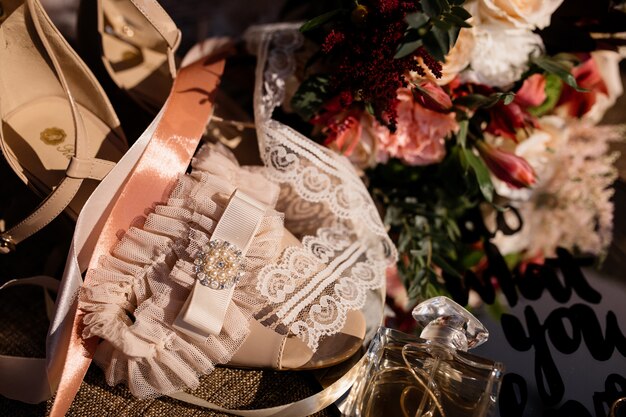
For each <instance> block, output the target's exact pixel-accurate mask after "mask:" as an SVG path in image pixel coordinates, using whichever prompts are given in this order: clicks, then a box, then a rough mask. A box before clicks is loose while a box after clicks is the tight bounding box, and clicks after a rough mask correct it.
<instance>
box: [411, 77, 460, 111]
mask: <svg viewBox="0 0 626 417" xmlns="http://www.w3.org/2000/svg"><path fill="white" fill-rule="evenodd" d="M415 95H416V97H415V98H416V101H417V102H418V103H420V104H421V105H422V107H424V108H427V109H429V110H433V111H436V112H444V113H447V111H448V110H450V108H451V107H452V100H451V99H450V96H449V95H448V93H446V92H445V91H444V90H443V88H441V87H440V86H438V85H437V84H435V83H434V82H432V81H422V82H421V83H420V84H419V85H418V86H417V89H416V90H415Z"/></svg>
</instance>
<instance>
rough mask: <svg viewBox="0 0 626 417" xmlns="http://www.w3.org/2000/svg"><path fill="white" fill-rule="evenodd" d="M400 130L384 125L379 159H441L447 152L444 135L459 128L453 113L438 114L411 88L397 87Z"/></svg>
mask: <svg viewBox="0 0 626 417" xmlns="http://www.w3.org/2000/svg"><path fill="white" fill-rule="evenodd" d="M398 100H399V103H398V107H397V111H398V129H397V131H396V133H394V134H392V133H389V131H388V130H387V129H385V128H383V127H382V126H380V128H378V129H377V133H378V139H379V140H380V149H379V161H381V162H384V161H386V160H387V159H388V158H390V157H391V158H399V159H401V160H402V161H404V162H405V163H407V164H408V165H429V164H434V163H437V162H440V161H441V160H442V159H443V157H444V156H445V154H446V148H445V138H446V137H447V136H449V135H450V134H451V133H453V132H456V131H457V130H458V128H459V125H458V124H457V122H456V120H455V117H454V113H438V112H436V111H432V110H428V109H426V108H424V107H423V106H422V105H420V104H419V103H417V102H415V100H414V98H413V93H412V92H411V90H408V89H400V90H398Z"/></svg>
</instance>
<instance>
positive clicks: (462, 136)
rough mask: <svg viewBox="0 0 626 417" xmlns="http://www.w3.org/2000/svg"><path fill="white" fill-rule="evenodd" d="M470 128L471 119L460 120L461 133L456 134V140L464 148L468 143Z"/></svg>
mask: <svg viewBox="0 0 626 417" xmlns="http://www.w3.org/2000/svg"><path fill="white" fill-rule="evenodd" d="M468 129H469V120H463V121H461V122H459V133H457V135H456V141H457V143H458V144H459V145H461V147H462V148H463V149H465V146H466V143H467V130H468Z"/></svg>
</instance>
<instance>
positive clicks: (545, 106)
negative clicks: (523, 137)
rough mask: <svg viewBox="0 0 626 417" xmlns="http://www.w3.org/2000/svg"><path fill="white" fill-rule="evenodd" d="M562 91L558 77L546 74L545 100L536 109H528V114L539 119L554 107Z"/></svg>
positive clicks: (561, 84)
mask: <svg viewBox="0 0 626 417" xmlns="http://www.w3.org/2000/svg"><path fill="white" fill-rule="evenodd" d="M562 91H563V81H561V78H560V77H559V76H558V75H554V74H546V88H545V92H546V99H545V100H544V102H543V103H541V104H540V105H539V106H536V107H530V108H529V109H528V112H529V113H530V114H532V115H533V116H535V117H541V116H543V115H545V114H547V113H549V112H550V111H552V109H554V107H556V105H557V103H558V102H559V98H561V92H562Z"/></svg>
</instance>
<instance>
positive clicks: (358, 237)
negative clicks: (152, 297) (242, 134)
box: [246, 24, 396, 350]
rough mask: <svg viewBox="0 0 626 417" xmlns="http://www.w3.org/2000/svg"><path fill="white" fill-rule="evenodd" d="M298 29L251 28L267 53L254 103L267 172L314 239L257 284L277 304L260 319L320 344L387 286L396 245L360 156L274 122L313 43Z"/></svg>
mask: <svg viewBox="0 0 626 417" xmlns="http://www.w3.org/2000/svg"><path fill="white" fill-rule="evenodd" d="M298 28H299V25H298V24H278V25H268V26H261V27H254V28H251V29H250V30H249V31H248V33H247V35H246V38H247V39H248V45H249V46H250V49H251V50H253V51H254V52H256V53H257V59H258V66H257V73H256V89H255V100H254V109H255V121H256V127H257V136H258V142H259V149H260V154H261V158H262V160H263V163H264V165H265V166H266V168H267V170H266V171H265V174H266V176H268V178H269V179H270V180H271V181H273V182H276V183H279V184H280V185H281V196H280V198H279V202H278V205H277V209H278V210H280V211H282V212H284V213H285V224H286V226H287V227H288V229H289V230H290V231H291V232H292V233H294V234H295V235H296V236H300V237H302V236H304V237H303V238H302V243H303V247H301V248H288V249H287V250H285V252H284V253H283V255H282V258H281V262H280V263H279V264H277V265H268V266H267V267H265V268H264V269H262V270H261V272H260V273H259V277H258V284H257V289H258V290H259V292H260V293H261V295H263V296H264V297H265V298H266V299H267V300H268V302H269V303H270V305H269V306H267V307H265V308H264V309H263V310H262V311H260V312H258V313H257V315H256V317H257V319H260V320H261V319H264V323H265V324H266V325H270V326H272V327H274V328H275V329H276V330H277V331H279V328H280V327H281V326H284V329H283V330H284V331H289V332H290V333H292V334H294V335H297V336H298V337H300V338H301V339H302V340H303V341H304V342H306V343H307V345H308V346H309V347H310V348H311V349H313V350H315V349H317V347H318V344H319V341H320V338H322V337H323V336H326V335H331V334H335V333H337V332H339V331H340V330H341V328H342V327H343V326H344V324H345V320H346V314H347V311H348V310H357V309H361V308H362V307H363V305H364V303H365V299H366V295H367V292H368V291H369V290H372V289H377V288H380V287H382V286H383V285H384V277H385V271H386V268H387V267H388V266H389V265H390V263H392V262H394V261H395V258H396V252H395V248H394V247H393V244H392V243H391V240H390V239H389V237H388V236H387V233H386V230H385V228H384V226H383V224H382V221H381V219H380V216H379V214H378V211H377V209H376V206H375V205H374V203H373V201H372V199H371V197H370V195H369V193H368V191H367V189H366V188H365V186H364V185H363V183H362V181H361V179H360V178H359V177H358V175H357V173H356V171H355V170H354V167H353V166H352V165H351V164H350V162H349V161H348V160H347V159H346V158H345V157H343V156H341V155H338V154H337V153H335V152H333V151H331V150H329V149H327V148H325V147H323V146H320V145H318V144H316V143H315V142H313V141H311V140H310V139H309V138H307V137H305V136H303V135H301V134H300V133H298V132H296V131H295V130H293V129H292V128H290V127H289V126H286V125H284V124H282V123H280V122H278V121H276V120H274V119H272V113H273V111H274V110H275V109H276V107H278V106H280V105H281V104H282V102H283V100H284V97H285V80H287V79H288V78H289V77H291V76H293V74H294V72H295V69H296V59H295V52H296V51H297V49H298V48H300V47H301V46H302V45H303V42H304V41H303V37H302V34H301V33H300V32H299V30H298ZM277 323H278V324H277Z"/></svg>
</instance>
